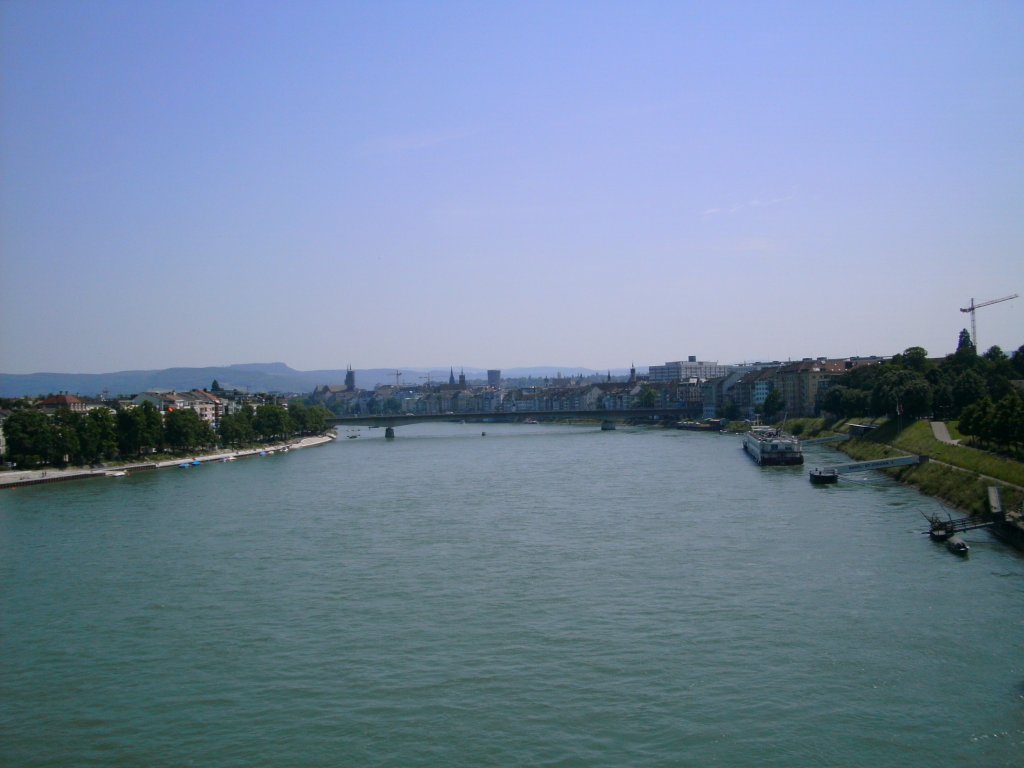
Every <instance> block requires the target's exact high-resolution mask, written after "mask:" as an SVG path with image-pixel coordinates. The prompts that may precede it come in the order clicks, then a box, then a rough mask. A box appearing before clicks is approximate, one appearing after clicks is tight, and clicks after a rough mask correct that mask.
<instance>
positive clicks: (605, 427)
mask: <svg viewBox="0 0 1024 768" xmlns="http://www.w3.org/2000/svg"><path fill="white" fill-rule="evenodd" d="M601 431H602V432H614V431H615V422H614V421H612V420H611V419H605V420H604V421H602V422H601Z"/></svg>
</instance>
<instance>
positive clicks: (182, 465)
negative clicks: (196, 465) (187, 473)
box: [178, 463, 192, 469]
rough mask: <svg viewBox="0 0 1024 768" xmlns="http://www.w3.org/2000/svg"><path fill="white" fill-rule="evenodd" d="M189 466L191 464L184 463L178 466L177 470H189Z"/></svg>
mask: <svg viewBox="0 0 1024 768" xmlns="http://www.w3.org/2000/svg"><path fill="white" fill-rule="evenodd" d="M191 466H192V465H191V464H188V463H185V464H179V465H178V469H188V468H189V467H191Z"/></svg>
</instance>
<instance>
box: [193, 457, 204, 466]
mask: <svg viewBox="0 0 1024 768" xmlns="http://www.w3.org/2000/svg"><path fill="white" fill-rule="evenodd" d="M192 466H193V467H201V466H203V462H201V461H199V460H198V459H197V460H196V461H193V462H192Z"/></svg>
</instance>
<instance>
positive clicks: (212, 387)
mask: <svg viewBox="0 0 1024 768" xmlns="http://www.w3.org/2000/svg"><path fill="white" fill-rule="evenodd" d="M210 391H211V392H220V382H219V381H217V380H216V379H214V380H213V383H212V384H211V385H210Z"/></svg>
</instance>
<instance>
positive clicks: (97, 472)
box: [0, 435, 334, 488]
mask: <svg viewBox="0 0 1024 768" xmlns="http://www.w3.org/2000/svg"><path fill="white" fill-rule="evenodd" d="M333 439H334V437H332V436H329V435H314V436H310V437H304V438H302V439H300V440H294V441H292V442H285V443H277V444H275V445H265V446H261V447H258V448H245V449H240V450H234V451H232V450H224V451H220V452H218V453H209V454H196V455H189V456H187V457H179V458H176V459H166V460H164V461H156V462H154V461H150V462H135V463H130V464H110V465H108V466H105V467H98V468H92V467H69V468H67V469H56V468H53V467H45V468H43V469H23V470H10V471H6V472H0V488H15V487H17V486H19V485H38V484H40V483H50V482H59V481H61V480H84V479H86V478H90V477H105V476H107V475H109V474H110V473H111V472H120V471H125V472H128V473H129V474H131V473H132V472H133V471H136V472H138V471H142V470H150V469H163V468H166V467H177V466H180V465H181V464H187V463H191V462H192V461H199V462H201V463H203V464H206V463H208V462H215V461H220V460H221V459H225V458H228V457H229V456H231V457H234V458H236V459H240V458H245V457H247V456H258V455H259V454H260V453H263V452H269V451H280V450H282V449H285V448H287V449H289V450H292V449H296V448H308V447H310V446H313V445H323V444H324V443H329V442H331V441H332V440H333Z"/></svg>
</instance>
